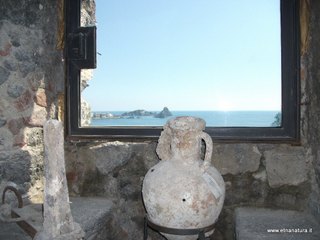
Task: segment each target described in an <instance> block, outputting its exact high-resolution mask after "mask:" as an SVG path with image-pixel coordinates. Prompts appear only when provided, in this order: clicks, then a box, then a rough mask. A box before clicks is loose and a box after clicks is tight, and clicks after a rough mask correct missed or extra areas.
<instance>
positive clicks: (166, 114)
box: [154, 107, 172, 118]
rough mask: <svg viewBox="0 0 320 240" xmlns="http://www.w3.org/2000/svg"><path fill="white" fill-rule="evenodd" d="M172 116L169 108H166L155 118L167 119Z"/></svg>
mask: <svg viewBox="0 0 320 240" xmlns="http://www.w3.org/2000/svg"><path fill="white" fill-rule="evenodd" d="M170 116H172V113H171V112H170V111H169V109H168V108H167V107H164V108H163V109H162V111H161V112H159V113H157V114H155V115H154V117H155V118H167V117H170Z"/></svg>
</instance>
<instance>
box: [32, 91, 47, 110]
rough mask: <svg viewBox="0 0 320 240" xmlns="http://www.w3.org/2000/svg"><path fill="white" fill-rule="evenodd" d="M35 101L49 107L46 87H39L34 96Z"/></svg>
mask: <svg viewBox="0 0 320 240" xmlns="http://www.w3.org/2000/svg"><path fill="white" fill-rule="evenodd" d="M34 101H35V102H36V104H38V105H39V106H41V107H47V95H46V91H45V89H42V88H40V89H38V91H37V92H36V95H35V97H34Z"/></svg>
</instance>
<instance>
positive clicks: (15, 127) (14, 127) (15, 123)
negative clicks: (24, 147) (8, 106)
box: [8, 118, 24, 135]
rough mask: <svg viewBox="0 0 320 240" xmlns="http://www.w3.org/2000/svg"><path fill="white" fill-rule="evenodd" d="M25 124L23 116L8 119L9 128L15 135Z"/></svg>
mask: <svg viewBox="0 0 320 240" xmlns="http://www.w3.org/2000/svg"><path fill="white" fill-rule="evenodd" d="M23 126H24V121H23V119H22V118H17V119H11V120H9V121H8V128H9V130H10V132H11V133H12V134H13V135H17V134H18V133H19V132H20V129H22V127H23Z"/></svg>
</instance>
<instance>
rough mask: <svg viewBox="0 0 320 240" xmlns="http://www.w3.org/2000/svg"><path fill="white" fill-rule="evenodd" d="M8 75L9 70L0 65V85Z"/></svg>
mask: <svg viewBox="0 0 320 240" xmlns="http://www.w3.org/2000/svg"><path fill="white" fill-rule="evenodd" d="M9 76H10V72H9V71H8V70H7V69H5V68H3V67H1V66H0V85H2V84H3V83H4V82H6V81H7V80H8V78H9Z"/></svg>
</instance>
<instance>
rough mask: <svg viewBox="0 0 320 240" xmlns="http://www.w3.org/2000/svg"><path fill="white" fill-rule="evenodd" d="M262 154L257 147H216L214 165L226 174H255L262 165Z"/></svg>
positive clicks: (234, 145)
mask: <svg viewBox="0 0 320 240" xmlns="http://www.w3.org/2000/svg"><path fill="white" fill-rule="evenodd" d="M260 158H261V153H260V152H259V150H258V148H257V147H256V146H255V145H250V144H224V145H222V144H221V145H220V144H219V145H218V144H216V145H214V146H213V154H212V160H213V165H214V166H215V167H216V168H217V169H218V170H219V171H220V173H221V174H222V175H225V174H234V175H235V174H240V173H245V172H255V171H257V170H258V168H259V165H260Z"/></svg>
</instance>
